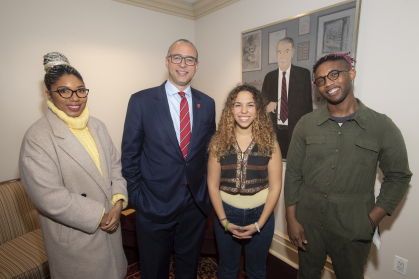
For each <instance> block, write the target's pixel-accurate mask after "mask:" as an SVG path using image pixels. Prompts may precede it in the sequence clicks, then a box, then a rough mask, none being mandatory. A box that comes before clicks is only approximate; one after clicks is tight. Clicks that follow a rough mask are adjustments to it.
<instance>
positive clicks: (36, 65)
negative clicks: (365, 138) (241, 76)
mask: <svg viewBox="0 0 419 279" xmlns="http://www.w3.org/2000/svg"><path fill="white" fill-rule="evenodd" d="M179 38H186V39H189V40H191V41H194V39H195V23H194V21H193V20H189V19H184V18H180V17H176V16H171V15H166V14H163V13H158V12H154V11H150V10H146V9H142V8H139V7H135V6H131V5H126V4H123V3H120V2H115V1H111V0H71V1H67V0H42V1H41V0H38V1H32V0H16V1H0V95H1V101H0V123H1V124H0V125H1V126H0V129H1V130H0V131H1V132H0V143H1V145H0V157H1V160H0V181H4V180H9V179H14V178H18V177H20V176H19V171H18V156H19V150H20V144H21V142H22V138H23V136H24V133H25V132H26V130H27V129H28V128H29V126H30V125H31V124H32V123H34V122H35V121H36V120H37V119H38V118H40V117H41V116H42V115H43V114H44V112H45V109H46V98H45V96H44V93H43V92H44V91H45V87H44V85H43V78H44V74H45V72H44V70H43V65H42V62H43V55H45V54H46V53H48V52H51V51H59V52H62V53H63V54H65V55H66V56H67V58H68V59H69V60H70V63H71V64H72V65H73V66H74V67H75V68H76V69H77V70H78V71H79V72H80V73H81V74H82V76H83V79H84V81H85V83H86V87H87V88H89V89H90V95H89V101H88V106H89V107H90V111H91V115H93V116H95V117H97V118H99V119H100V120H102V121H103V122H104V123H106V125H107V127H108V130H109V132H110V135H111V137H112V139H113V141H114V143H115V145H116V147H117V148H118V150H119V149H120V146H121V139H122V131H123V125H124V120H125V113H126V107H127V104H128V99H129V97H130V95H131V94H132V93H135V92H137V91H139V90H141V89H145V88H148V87H154V86H157V85H160V84H161V83H162V82H163V81H164V80H165V79H166V78H167V69H166V67H165V60H164V59H165V56H166V53H167V49H168V48H169V46H170V44H171V43H172V42H174V41H175V40H177V39H179Z"/></svg>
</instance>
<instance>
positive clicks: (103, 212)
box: [92, 208, 105, 233]
mask: <svg viewBox="0 0 419 279" xmlns="http://www.w3.org/2000/svg"><path fill="white" fill-rule="evenodd" d="M103 215H105V208H103V211H102V216H100V219H99V223H97V226H96V228H95V229H94V230H93V231H92V233H94V232H95V231H96V230H97V228H98V227H99V225H100V222H102V218H103Z"/></svg>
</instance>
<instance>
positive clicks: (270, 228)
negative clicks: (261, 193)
mask: <svg viewBox="0 0 419 279" xmlns="http://www.w3.org/2000/svg"><path fill="white" fill-rule="evenodd" d="M223 206H224V211H225V213H226V217H227V219H228V220H229V221H230V222H232V223H233V224H235V225H237V226H243V227H244V226H247V225H250V224H254V223H255V222H257V221H258V220H259V218H260V215H261V214H262V211H263V208H264V207H265V205H264V204H263V205H261V206H258V207H255V208H250V209H240V208H236V207H234V206H231V205H229V204H226V203H225V202H223ZM214 226H215V236H216V238H217V246H218V251H219V253H220V260H219V268H218V278H219V279H231V278H237V274H238V271H239V267H240V254H241V251H242V242H243V240H241V239H237V238H234V237H233V236H232V235H231V233H230V232H226V231H225V229H224V227H222V226H221V224H220V221H219V220H218V216H215V220H214ZM274 230H275V220H274V214H273V213H272V214H271V216H270V217H269V219H268V221H267V222H266V224H265V226H264V227H263V228H262V229H261V231H260V233H258V232H256V233H254V234H253V236H252V238H250V239H246V240H244V244H245V246H244V247H245V256H246V273H247V275H248V276H249V278H250V279H264V278H266V258H267V257H268V253H269V247H270V246H271V243H272V238H273V235H274Z"/></svg>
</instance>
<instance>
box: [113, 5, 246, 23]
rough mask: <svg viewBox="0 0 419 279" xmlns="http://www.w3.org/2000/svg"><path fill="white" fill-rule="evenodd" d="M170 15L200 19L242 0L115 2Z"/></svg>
mask: <svg viewBox="0 0 419 279" xmlns="http://www.w3.org/2000/svg"><path fill="white" fill-rule="evenodd" d="M114 1H117V2H122V3H125V4H130V5H134V6H138V7H141V8H144V9H149V10H153V11H156V12H161V13H165V14H169V15H174V16H179V17H183V18H187V19H192V20H195V19H198V18H200V17H203V16H205V15H207V14H210V13H212V12H215V11H217V10H219V9H222V8H224V7H227V6H228V5H231V4H233V3H235V2H237V1H240V0H199V1H198V2H195V3H193V4H191V3H187V2H184V1H181V0H114Z"/></svg>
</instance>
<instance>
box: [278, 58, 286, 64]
mask: <svg viewBox="0 0 419 279" xmlns="http://www.w3.org/2000/svg"><path fill="white" fill-rule="evenodd" d="M282 62H287V59H285V58H282V59H281V60H279V63H282Z"/></svg>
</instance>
